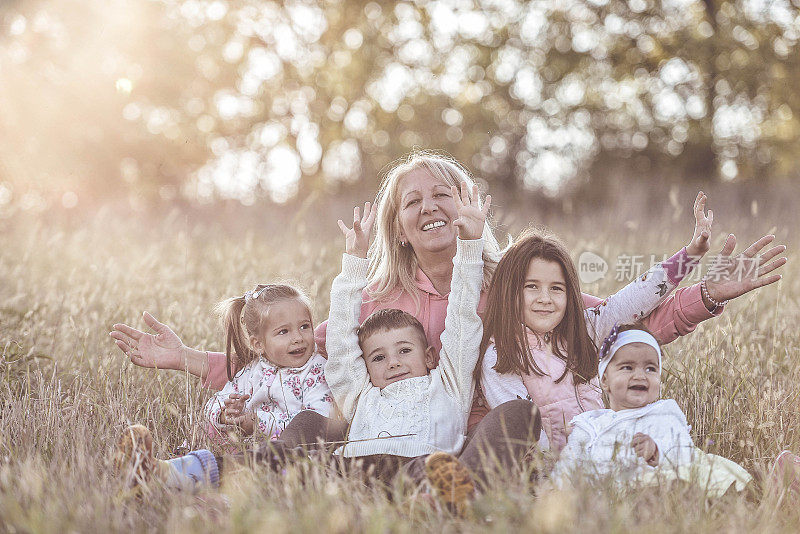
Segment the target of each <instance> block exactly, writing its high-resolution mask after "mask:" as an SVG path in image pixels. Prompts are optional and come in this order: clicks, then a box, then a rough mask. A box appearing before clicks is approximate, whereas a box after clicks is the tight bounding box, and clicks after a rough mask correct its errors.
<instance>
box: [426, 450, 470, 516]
mask: <svg viewBox="0 0 800 534" xmlns="http://www.w3.org/2000/svg"><path fill="white" fill-rule="evenodd" d="M425 474H426V475H427V477H428V481H429V482H430V484H431V486H432V487H433V489H434V490H435V492H436V497H437V498H438V499H439V500H440V501H441V502H443V503H444V504H446V505H447V507H448V508H451V509H452V508H454V509H455V511H456V513H458V514H459V515H463V514H464V512H465V510H466V506H467V504H468V503H469V502H470V500H472V497H473V495H474V494H475V483H474V482H473V481H472V476H471V475H470V474H469V471H468V470H467V468H466V467H465V466H464V464H462V463H461V462H459V461H458V458H456V457H455V456H453V455H452V454H448V453H446V452H441V451H439V452H435V453H433V454H431V455H429V456H428V457H427V458H426V459H425Z"/></svg>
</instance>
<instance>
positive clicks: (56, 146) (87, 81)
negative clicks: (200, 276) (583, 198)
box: [0, 0, 800, 213]
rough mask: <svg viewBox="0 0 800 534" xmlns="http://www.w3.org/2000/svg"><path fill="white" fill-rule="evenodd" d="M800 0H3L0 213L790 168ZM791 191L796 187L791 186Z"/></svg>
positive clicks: (775, 172)
mask: <svg viewBox="0 0 800 534" xmlns="http://www.w3.org/2000/svg"><path fill="white" fill-rule="evenodd" d="M799 39H800V0H736V1H720V0H703V1H698V0H660V1H659V0H625V1H623V0H586V1H575V0H558V1H556V0H550V1H531V2H520V1H517V0H449V1H445V0H441V1H431V2H426V1H409V2H397V3H388V2H381V3H377V2H362V1H356V0H346V1H345V0H324V1H323V0H318V1H310V0H289V1H285V2H270V1H263V0H236V1H232V0H231V1H225V0H182V1H178V0H49V1H48V0H2V2H0V211H2V208H3V207H6V208H7V209H6V213H10V212H9V209H10V208H9V207H10V206H16V207H19V208H22V209H36V208H38V209H40V210H43V209H47V207H48V206H59V207H63V208H75V207H79V208H80V207H82V206H86V205H91V203H93V202H96V201H107V200H109V199H122V198H124V199H125V200H126V202H131V203H133V204H134V205H151V204H152V203H154V202H155V203H160V202H164V201H167V202H187V203H207V202H213V201H216V200H219V199H236V200H238V201H240V202H241V203H244V204H253V203H255V202H256V201H258V200H261V199H268V200H271V201H274V202H279V203H282V202H286V201H288V200H290V199H292V198H305V197H307V195H309V194H310V193H312V192H327V191H331V190H337V189H341V188H362V187H366V188H368V189H374V187H375V183H376V182H377V180H378V177H379V174H380V171H381V169H382V168H384V167H385V165H386V164H387V163H389V162H390V161H392V160H393V159H395V158H397V157H398V156H400V155H402V154H404V153H406V152H408V151H409V150H412V149H413V148H432V149H444V150H446V151H448V152H449V153H451V154H452V155H453V156H455V157H456V158H457V159H459V160H460V161H462V162H464V163H465V164H467V165H468V166H469V167H470V168H471V169H472V170H473V171H474V172H475V173H476V174H477V175H478V176H480V177H481V178H483V179H485V180H486V181H487V182H488V183H489V184H491V188H492V190H493V191H495V190H502V191H505V192H506V193H508V194H511V195H513V194H515V193H516V192H520V191H526V190H530V191H535V192H537V193H540V192H543V193H545V194H546V195H550V196H569V195H571V194H575V192H576V191H583V192H586V191H589V192H591V191H593V190H599V189H602V188H603V187H605V186H606V185H607V184H608V183H609V181H610V180H615V179H618V178H621V177H624V178H626V179H628V180H637V179H640V178H641V177H645V176H647V177H649V178H650V179H652V178H653V177H656V178H658V179H662V180H668V181H670V182H675V183H686V182H699V181H702V182H707V181H710V180H711V181H719V182H723V183H724V182H750V183H753V182H754V181H758V182H759V183H761V182H765V181H767V182H768V183H769V184H777V183H779V182H790V181H791V180H793V179H795V177H796V176H797V173H798V163H797V161H796V159H795V157H794V152H795V151H796V148H797V146H798V136H799V135H800V123H799V122H798V117H800V94H798V92H797V91H796V86H795V85H794V84H796V83H798V82H800V54H798V40H799ZM783 186H784V187H785V186H786V183H784V184H783Z"/></svg>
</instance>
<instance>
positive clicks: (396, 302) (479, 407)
mask: <svg viewBox="0 0 800 534" xmlns="http://www.w3.org/2000/svg"><path fill="white" fill-rule="evenodd" d="M416 284H417V289H419V294H418V298H419V307H417V305H416V304H415V302H414V299H413V297H412V296H411V294H409V293H408V292H406V291H403V290H398V291H397V292H395V293H394V295H393V296H392V297H390V298H388V299H386V300H383V301H381V302H376V301H371V300H370V299H369V297H368V296H367V293H366V291H365V292H364V297H363V301H364V303H363V305H362V306H361V317H360V318H359V320H360V321H361V322H363V321H364V319H366V318H367V317H368V316H369V315H370V314H371V313H372V312H374V311H376V310H382V309H386V308H397V309H400V310H403V311H406V312H408V313H410V314H412V315H414V317H416V318H417V319H419V321H420V322H421V323H422V326H423V328H425V332H426V334H427V338H428V343H430V345H431V346H433V347H436V348H437V349H441V342H440V341H439V337H440V336H441V335H442V332H443V331H444V318H445V315H446V314H447V297H448V295H442V294H440V293H439V292H438V291H436V289H435V288H434V287H433V284H432V283H431V281H430V280H429V279H428V277H427V276H426V275H425V273H424V272H423V271H422V269H417V276H416ZM601 302H603V301H602V300H601V299H599V298H597V297H594V296H592V295H587V294H583V304H584V306H586V307H587V308H591V307H594V306H597V305H598V304H600V303H601ZM485 308H486V293H485V292H483V293H481V300H480V302H479V303H478V314H479V315H482V314H483V311H484V309H485ZM719 313H721V310H718V311H717V312H716V313H714V314H712V313H711V312H709V311H708V309H706V306H705V304H703V299H702V296H701V294H700V284H695V285H693V286H689V287H685V288H681V289H678V290H677V291H675V293H674V294H673V295H671V296H670V297H669V298H667V299H666V300H665V301H664V302H662V303H661V304H660V305H659V306H658V307H657V308H656V309H655V310H654V311H653V312H652V313H651V314H650V315H648V316H647V317H646V318H645V319H644V324H645V325H646V326H647V328H649V329H650V331H651V332H653V335H654V336H655V338H656V339H657V340H658V342H659V343H661V344H662V345H663V344H666V343H669V342H671V341H674V340H675V339H677V338H678V337H679V336H684V335H686V334H688V333H690V332H692V331H694V329H695V328H697V325H698V324H699V323H701V322H702V321H705V320H706V319H710V318H712V317H715V316H716V315H719ZM327 327H328V323H327V321H324V322H322V323H320V325H319V326H317V328H316V330H315V332H314V338H315V340H316V343H317V350H318V351H319V353H320V354H322V355H323V356H327V352H326V351H325V334H326V332H327ZM208 365H209V371H208V376H207V377H206V379H205V381H204V382H203V386H204V387H207V388H210V389H215V390H218V389H222V388H223V387H224V386H225V384H226V383H227V382H228V377H227V375H226V373H225V354H224V353H219V352H209V355H208ZM475 397H476V398H475V401H474V402H473V405H472V413H471V414H470V418H469V423H468V427H469V428H472V427H473V426H474V425H476V424H477V423H478V422H479V421H480V420H481V419H482V418H483V416H484V415H486V413H488V411H489V409H488V407H487V406H486V403H485V401H484V400H483V399H482V398H481V395H480V394H478V395H476V396H475ZM587 409H588V408H587Z"/></svg>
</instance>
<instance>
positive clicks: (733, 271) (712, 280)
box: [705, 234, 786, 307]
mask: <svg viewBox="0 0 800 534" xmlns="http://www.w3.org/2000/svg"><path fill="white" fill-rule="evenodd" d="M774 240H775V236H774V235H765V236H764V237H762V238H761V239H759V240H758V241H756V242H755V243H753V244H752V245H750V246H749V247H747V249H745V251H744V252H742V253H741V254H738V255H737V256H731V254H732V253H733V249H734V248H736V236H735V235H733V234H730V235H729V236H728V239H727V240H725V246H724V247H722V252H720V253H719V255H718V256H717V257H716V258H715V259H714V263H713V264H711V266H710V267H709V268H708V271H707V272H706V276H705V283H706V290H707V296H708V297H709V298H710V299H713V301H712V302H710V303H709V302H706V306H707V307H708V305H709V304H713V302H723V301H726V300H730V299H735V298H736V297H739V296H742V295H744V294H745V293H748V292H750V291H752V290H754V289H758V288H759V287H764V286H767V285H769V284H774V283H775V282H777V281H778V280H780V279H781V275H779V274H773V275H771V276H766V275H767V274H769V273H771V272H772V271H774V270H775V269H778V268H779V267H782V266H783V265H784V264H785V263H786V258H778V259H777V260H774V261H770V260H772V259H773V258H774V257H775V256H777V255H779V254H782V253H783V252H784V251H785V250H786V246H785V245H778V246H775V247H772V248H770V249H769V250H767V251H766V252H764V253H763V254H759V253H760V252H761V250H762V249H763V248H764V247H766V246H767V245H769V244H770V243H772V241H774Z"/></svg>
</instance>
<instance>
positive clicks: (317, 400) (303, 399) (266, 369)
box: [204, 354, 333, 439]
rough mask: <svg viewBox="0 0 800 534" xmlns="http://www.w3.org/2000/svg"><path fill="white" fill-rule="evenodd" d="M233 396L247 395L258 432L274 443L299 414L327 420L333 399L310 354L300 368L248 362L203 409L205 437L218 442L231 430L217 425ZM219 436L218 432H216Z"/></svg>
mask: <svg viewBox="0 0 800 534" xmlns="http://www.w3.org/2000/svg"><path fill="white" fill-rule="evenodd" d="M233 393H239V394H248V395H250V398H249V399H247V404H246V407H247V409H248V410H252V411H254V412H255V414H256V415H257V416H258V430H259V431H260V432H261V433H262V434H264V435H265V436H267V437H268V438H271V439H276V438H277V437H278V436H280V434H281V432H282V431H283V429H284V428H286V425H288V424H289V422H290V421H291V420H292V418H294V416H295V415H297V414H298V413H299V412H301V411H302V410H313V411H315V412H317V413H319V414H321V415H324V416H326V417H327V416H328V415H329V414H330V411H331V406H333V397H331V390H330V389H329V388H328V383H327V382H326V381H325V358H323V357H322V356H320V355H319V354H314V355H313V356H312V357H311V358H309V360H308V361H307V362H306V364H305V365H303V366H302V367H295V368H288V367H278V366H276V365H274V364H272V363H270V362H269V361H268V360H266V359H265V358H260V359H258V360H256V361H253V362H251V363H250V364H249V365H247V366H245V367H244V368H243V369H242V370H241V371H239V372H238V373H237V374H236V376H235V377H234V378H233V381H231V382H228V383H227V384H226V385H225V387H224V388H222V390H220V391H218V392H217V393H215V394H214V395H213V396H212V397H211V398H210V399H209V400H208V403H207V404H206V406H205V409H204V411H205V414H206V417H207V420H208V422H209V423H210V428H209V433H210V434H211V435H212V437H215V438H218V437H219V436H220V435H224V434H225V432H224V431H226V430H228V429H232V428H235V426H234V425H225V424H222V423H220V422H219V416H220V413H221V412H222V409H223V408H224V406H225V400H226V399H227V398H228V397H229V396H230V395H231V394H233ZM220 430H221V431H223V432H218V431H220Z"/></svg>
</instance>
